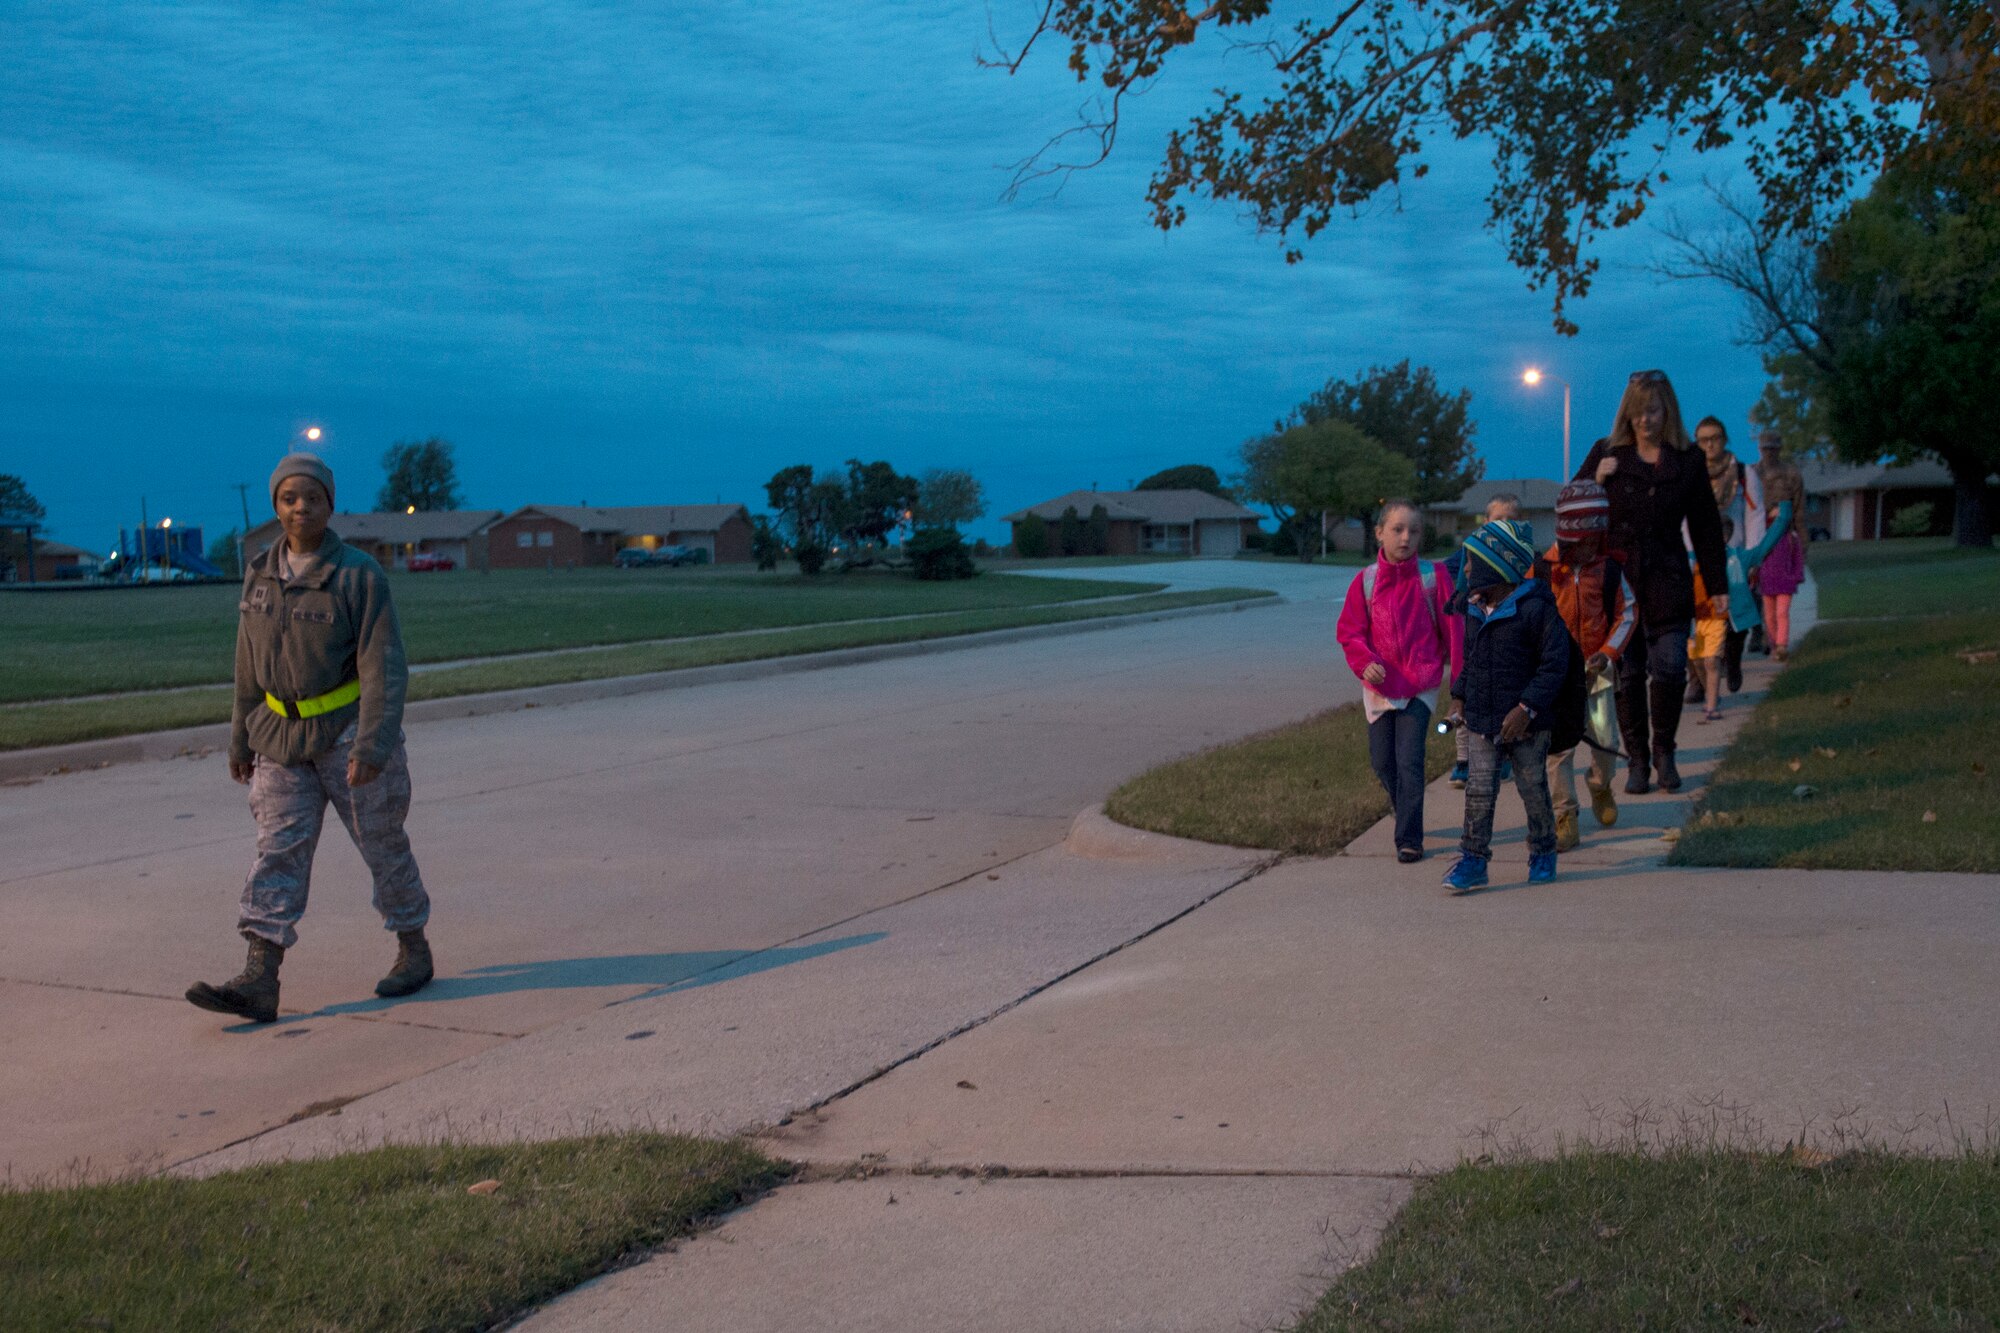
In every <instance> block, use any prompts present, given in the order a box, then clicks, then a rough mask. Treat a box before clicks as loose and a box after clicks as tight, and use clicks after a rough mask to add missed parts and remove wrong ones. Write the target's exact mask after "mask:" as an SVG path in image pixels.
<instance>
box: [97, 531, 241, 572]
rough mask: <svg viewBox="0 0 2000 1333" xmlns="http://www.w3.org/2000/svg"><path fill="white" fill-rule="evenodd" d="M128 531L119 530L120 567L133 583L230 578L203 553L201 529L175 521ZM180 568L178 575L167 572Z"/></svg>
mask: <svg viewBox="0 0 2000 1333" xmlns="http://www.w3.org/2000/svg"><path fill="white" fill-rule="evenodd" d="M129 538H130V540H128V534H127V533H126V531H125V529H123V528H120V529H118V568H119V569H120V571H121V572H122V573H123V575H124V577H125V578H127V579H129V580H130V581H132V582H134V583H149V582H154V581H158V580H171V579H173V578H176V577H180V578H196V579H221V578H227V577H229V576H228V575H227V574H225V573H223V572H222V570H221V569H220V568H219V567H218V566H217V565H215V564H214V563H213V562H212V561H210V560H209V559H208V557H207V556H206V555H204V554H202V552H203V551H204V549H206V548H204V547H203V546H202V544H201V529H200V528H187V527H176V526H174V525H173V522H172V520H166V521H164V522H162V523H160V524H158V525H156V526H155V525H149V526H147V527H143V528H140V529H138V530H137V531H135V532H132V533H130V534H129ZM171 570H178V571H180V572H179V574H178V575H176V574H173V573H170V572H168V571H171Z"/></svg>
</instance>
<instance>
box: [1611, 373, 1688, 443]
mask: <svg viewBox="0 0 2000 1333" xmlns="http://www.w3.org/2000/svg"><path fill="white" fill-rule="evenodd" d="M1655 395H1657V396H1658V398H1659V400H1660V406H1661V407H1663V408H1665V409H1666V418H1667V419H1666V423H1665V425H1664V426H1663V427H1662V429H1661V431H1660V442H1661V443H1662V444H1665V445H1667V446H1669V447H1670V448H1674V449H1682V450H1686V449H1692V448H1694V441H1693V440H1691V439H1689V438H1688V433H1687V427H1686V426H1685V425H1684V424H1682V421H1681V400H1680V399H1679V397H1677V396H1676V395H1675V393H1674V386H1673V382H1672V381H1671V380H1669V379H1668V378H1667V375H1666V372H1665V371H1661V370H1642V371H1640V372H1639V373H1638V374H1636V375H1634V376H1633V377H1632V378H1631V379H1629V380H1627V381H1625V392H1624V393H1623V394H1622V395H1620V396H1619V399H1618V415H1617V416H1615V417H1613V418H1612V420H1611V435H1610V437H1609V444H1610V447H1611V448H1613V449H1616V448H1619V447H1620V446H1622V445H1629V444H1633V443H1635V442H1636V437H1635V436H1634V434H1633V431H1632V418H1633V417H1635V416H1637V415H1638V414H1639V413H1640V411H1642V410H1643V409H1644V408H1645V406H1646V403H1647V400H1648V399H1649V397H1652V396H1655Z"/></svg>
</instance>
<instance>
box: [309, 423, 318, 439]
mask: <svg viewBox="0 0 2000 1333" xmlns="http://www.w3.org/2000/svg"><path fill="white" fill-rule="evenodd" d="M306 438H307V439H308V440H314V441H317V440H318V439H319V427H318V426H307V427H306Z"/></svg>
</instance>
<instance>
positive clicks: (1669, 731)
mask: <svg viewBox="0 0 2000 1333" xmlns="http://www.w3.org/2000/svg"><path fill="white" fill-rule="evenodd" d="M1651 684H1652V689H1651V691H1650V693H1651V695H1652V704H1653V775H1654V777H1656V778H1658V779H1659V783H1660V790H1661V791H1679V790H1680V789H1681V771H1680V769H1679V768H1678V767H1676V766H1675V764H1674V737H1675V734H1676V733H1677V732H1679V730H1680V725H1681V682H1680V681H1678V680H1655V681H1653V682H1651Z"/></svg>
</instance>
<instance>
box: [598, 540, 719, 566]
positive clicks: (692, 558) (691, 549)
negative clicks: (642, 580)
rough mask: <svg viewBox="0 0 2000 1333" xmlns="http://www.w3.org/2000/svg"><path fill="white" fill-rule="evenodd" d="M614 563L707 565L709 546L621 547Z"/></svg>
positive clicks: (634, 564)
mask: <svg viewBox="0 0 2000 1333" xmlns="http://www.w3.org/2000/svg"><path fill="white" fill-rule="evenodd" d="M611 559H612V563H613V564H615V565H617V566H618V567H619V568H620V569H644V568H645V567H646V566H648V565H666V566H668V567H669V568H672V567H675V566H679V565H705V564H707V563H708V548H707V547H705V546H661V547H658V548H656V549H654V550H651V551H649V550H647V549H646V548H645V547H643V546H626V547H621V548H620V549H619V551H618V554H617V555H615V556H613V557H612V558H611Z"/></svg>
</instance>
